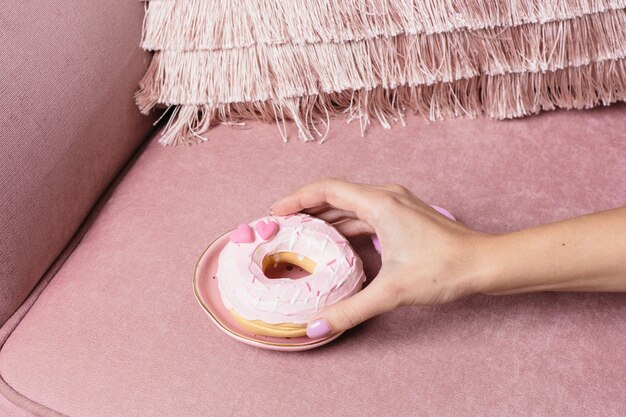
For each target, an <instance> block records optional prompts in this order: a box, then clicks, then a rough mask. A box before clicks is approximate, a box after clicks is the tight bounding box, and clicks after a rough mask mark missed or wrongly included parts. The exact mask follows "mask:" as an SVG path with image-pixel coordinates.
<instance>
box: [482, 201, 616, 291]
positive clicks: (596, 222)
mask: <svg viewBox="0 0 626 417" xmlns="http://www.w3.org/2000/svg"><path fill="white" fill-rule="evenodd" d="M479 252H480V255H479V257H478V259H479V261H478V270H479V271H480V274H479V275H478V276H477V278H476V279H478V280H480V285H479V288H478V290H479V292H484V293H489V294H515V293H524V292H532V291H626V207H622V208H619V209H614V210H609V211H605V212H600V213H595V214H591V215H587V216H582V217H577V218H574V219H570V220H565V221H562V222H558V223H553V224H548V225H544V226H539V227H533V228H529V229H525V230H521V231H519V232H513V233H508V234H504V235H499V236H494V237H490V238H487V239H485V241H484V244H483V245H482V247H481V248H480V250H479Z"/></svg>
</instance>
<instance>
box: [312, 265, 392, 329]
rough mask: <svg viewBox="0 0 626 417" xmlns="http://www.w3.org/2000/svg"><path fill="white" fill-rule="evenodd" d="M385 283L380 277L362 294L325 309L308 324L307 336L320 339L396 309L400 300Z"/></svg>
mask: <svg viewBox="0 0 626 417" xmlns="http://www.w3.org/2000/svg"><path fill="white" fill-rule="evenodd" d="M384 281H385V280H384V279H382V280H381V279H380V277H379V278H377V279H375V280H374V281H373V282H372V283H371V284H370V285H369V286H368V287H366V288H365V289H363V290H362V291H361V292H358V293H356V294H355V295H353V296H352V297H350V298H346V299H345V300H342V301H340V302H338V303H336V304H333V305H331V306H329V307H327V308H326V309H324V311H323V312H322V314H321V315H319V316H317V317H316V318H315V319H314V320H312V321H311V322H310V323H309V324H308V326H307V335H308V336H309V337H311V338H319V337H325V336H328V335H330V334H333V333H339V332H342V331H344V330H347V329H350V328H352V327H354V326H356V325H357V324H360V323H362V322H364V321H365V320H367V319H370V318H372V317H374V316H377V315H379V314H382V313H385V312H388V311H391V310H393V309H394V308H396V307H397V306H398V305H399V303H398V300H396V299H395V297H394V296H393V293H392V292H390V291H388V290H387V285H386V284H385V282H384Z"/></svg>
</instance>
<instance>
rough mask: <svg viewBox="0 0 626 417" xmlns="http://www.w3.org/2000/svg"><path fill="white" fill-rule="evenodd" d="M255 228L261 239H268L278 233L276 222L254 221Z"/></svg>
mask: <svg viewBox="0 0 626 417" xmlns="http://www.w3.org/2000/svg"><path fill="white" fill-rule="evenodd" d="M255 228H256V231H257V232H258V233H259V236H261V237H262V238H263V240H270V239H271V238H273V237H274V235H275V234H276V233H278V223H276V222H272V221H267V220H265V221H264V220H260V221H258V222H257V223H256V226H255Z"/></svg>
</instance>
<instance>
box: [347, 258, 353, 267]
mask: <svg viewBox="0 0 626 417" xmlns="http://www.w3.org/2000/svg"><path fill="white" fill-rule="evenodd" d="M346 261H348V265H350V266H352V265H353V264H354V257H352V259H348V258H347V257H346Z"/></svg>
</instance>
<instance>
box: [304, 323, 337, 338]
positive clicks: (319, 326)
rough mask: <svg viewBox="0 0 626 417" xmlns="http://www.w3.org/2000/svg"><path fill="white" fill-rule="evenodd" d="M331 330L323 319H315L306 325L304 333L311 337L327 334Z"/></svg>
mask: <svg viewBox="0 0 626 417" xmlns="http://www.w3.org/2000/svg"><path fill="white" fill-rule="evenodd" d="M331 332H332V330H331V329H330V326H329V325H328V323H326V320H324V319H319V320H315V321H313V322H311V323H309V324H308V325H307V326H306V335H307V336H309V337H310V338H311V339H317V338H320V337H325V336H328V335H329V334H330V333H331Z"/></svg>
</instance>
